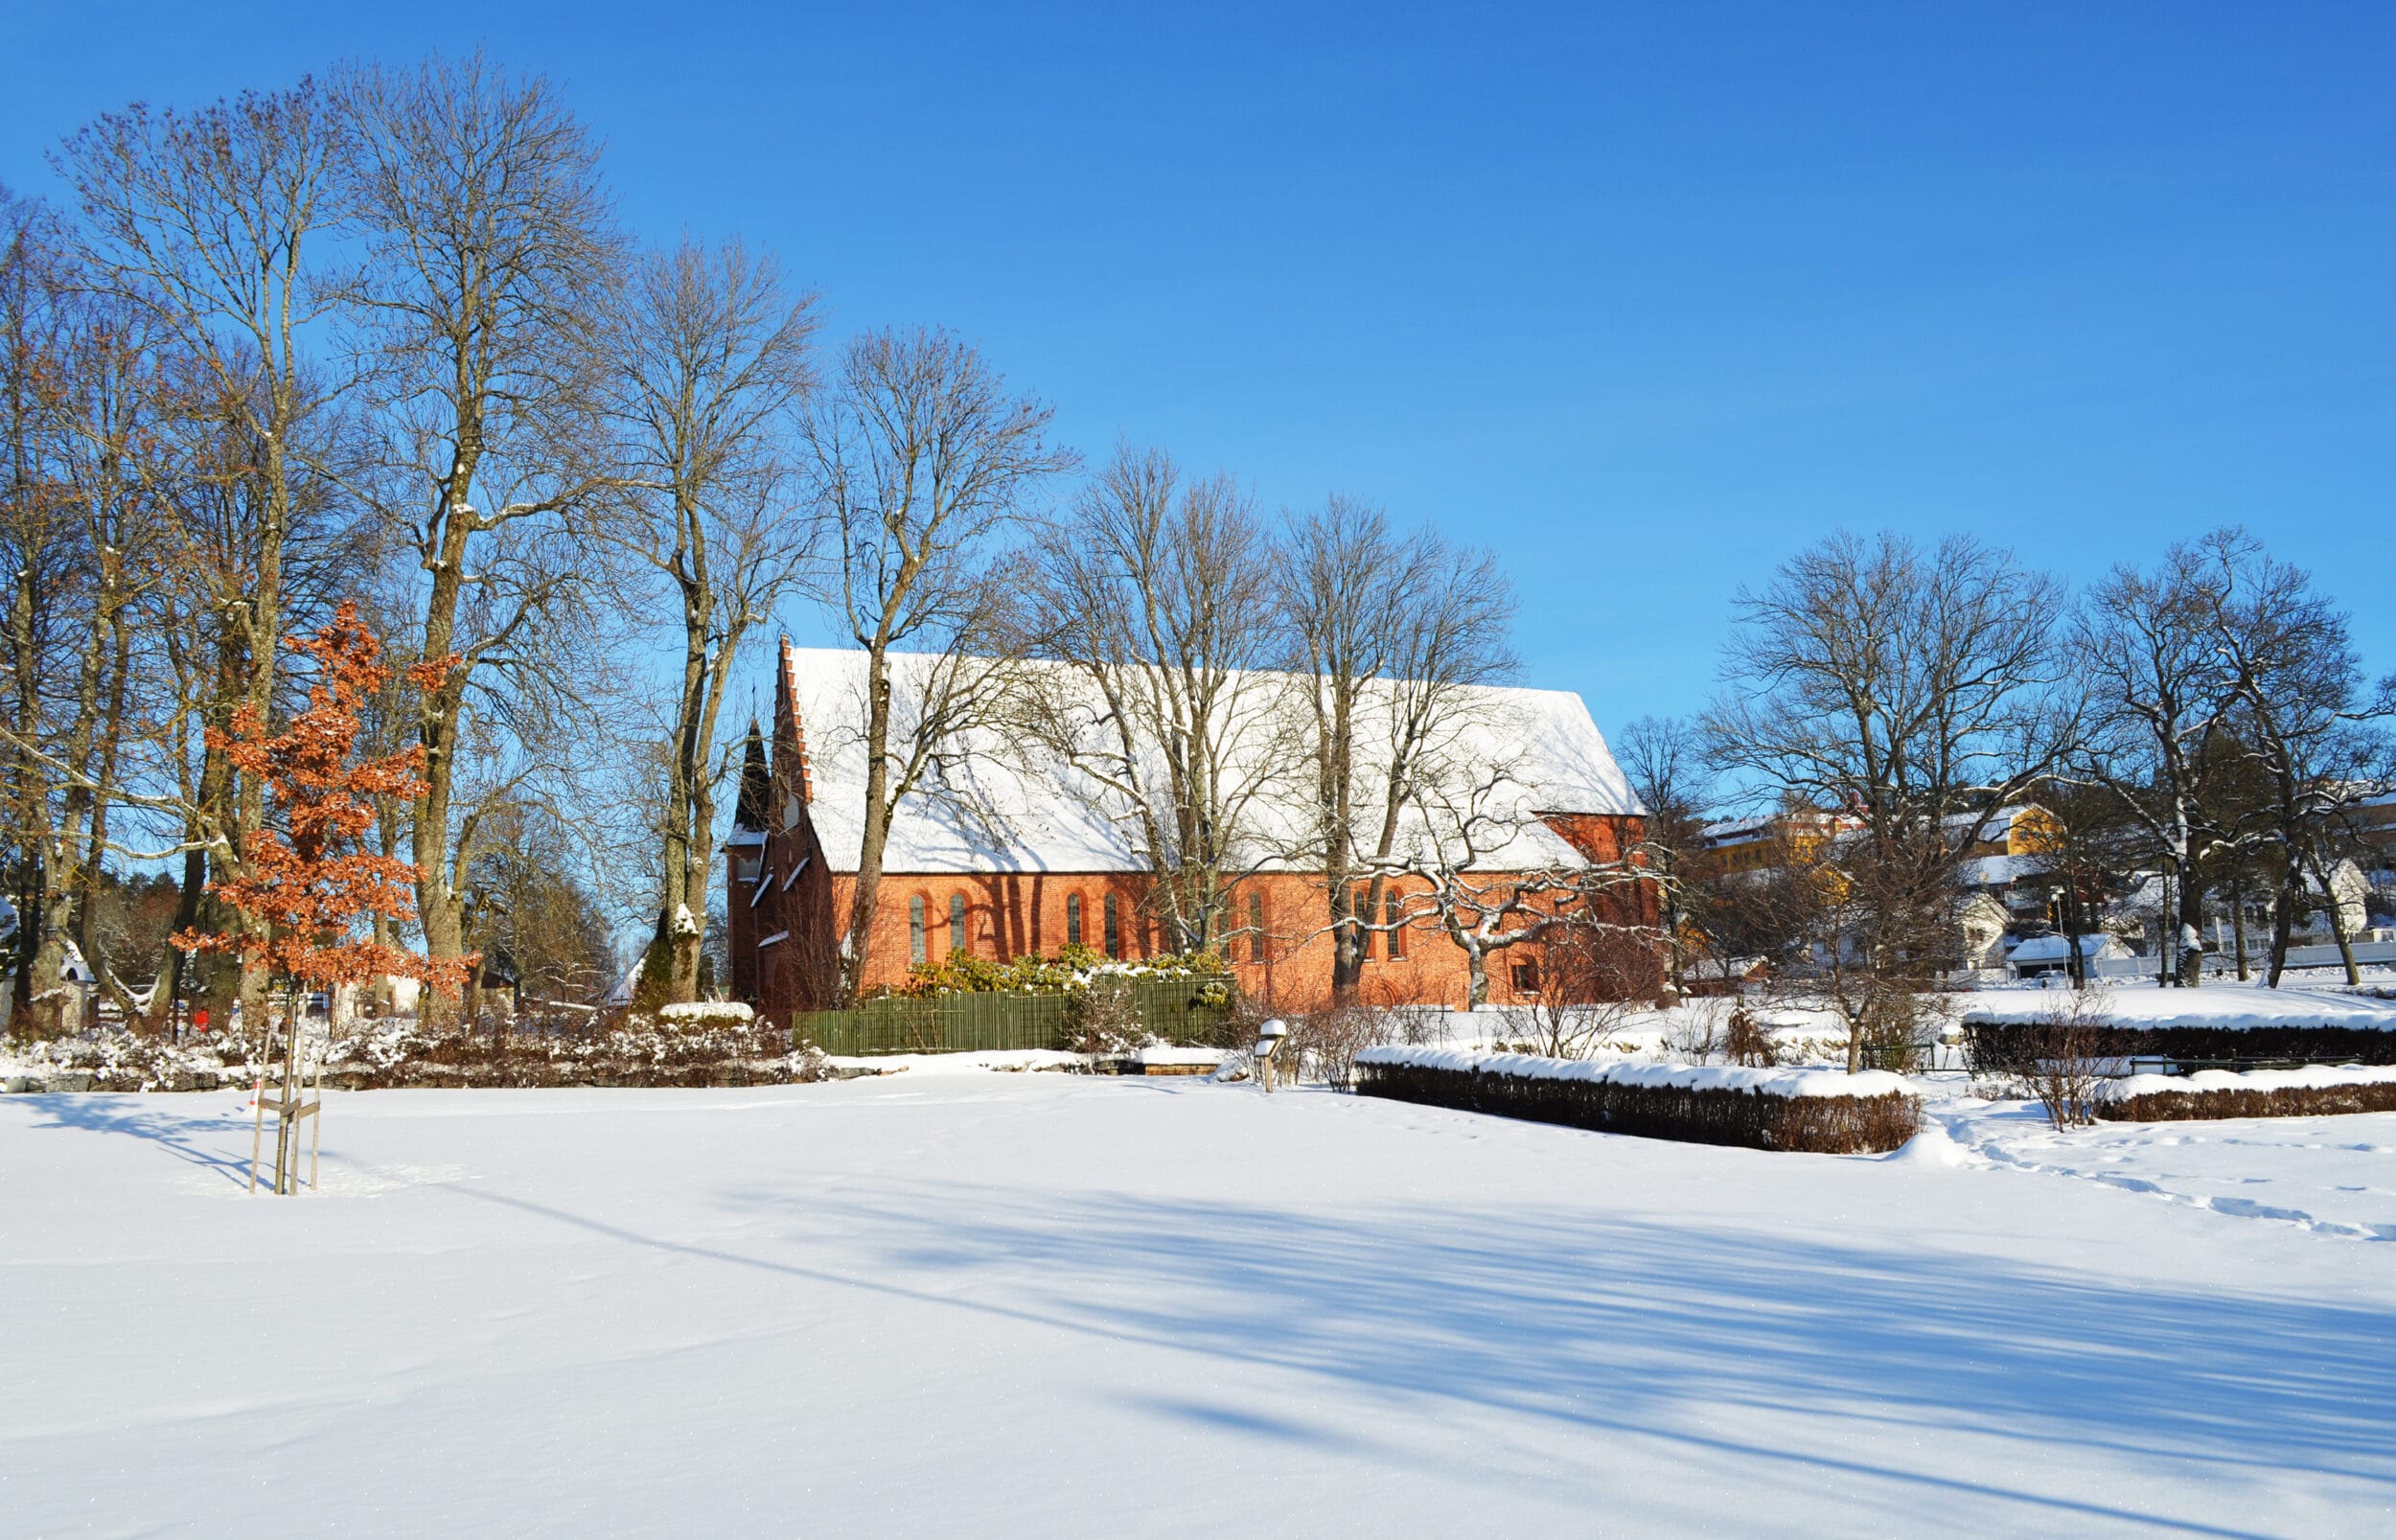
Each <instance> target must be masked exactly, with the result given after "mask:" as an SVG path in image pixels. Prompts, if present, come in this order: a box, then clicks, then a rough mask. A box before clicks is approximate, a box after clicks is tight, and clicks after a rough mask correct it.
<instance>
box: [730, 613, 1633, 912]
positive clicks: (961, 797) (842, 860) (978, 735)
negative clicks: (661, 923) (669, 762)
mask: <svg viewBox="0 0 2396 1540" xmlns="http://www.w3.org/2000/svg"><path fill="white" fill-rule="evenodd" d="M940 661H941V660H940V659H939V658H937V657H936V656H933V655H927V654H892V655H890V665H891V668H890V672H891V679H892V692H891V693H892V701H891V713H892V719H893V725H892V729H891V739H890V742H891V745H892V747H893V749H894V750H896V749H897V748H898V747H899V746H901V745H903V744H904V743H906V742H907V741H908V740H909V738H910V735H911V733H912V732H913V730H914V728H915V726H916V724H917V723H918V722H919V721H920V719H921V705H922V701H923V700H924V698H925V697H926V696H927V695H928V694H929V693H930V692H929V691H928V690H927V689H926V687H925V685H926V681H927V680H928V679H929V678H931V677H932V674H933V670H934V669H935V668H936V667H937V666H938V665H939V663H940ZM782 665H783V673H784V678H783V680H782V681H781V682H782V686H783V690H784V691H785V700H786V701H788V703H789V705H790V706H791V707H792V708H793V709H794V713H795V718H796V721H795V727H796V729H797V731H798V734H799V741H800V742H801V744H802V745H803V752H804V755H805V759H806V766H807V772H808V773H807V785H806V789H805V791H804V792H802V793H799V794H800V795H801V796H803V797H804V799H805V801H806V803H807V807H808V811H809V813H810V815H811V816H812V817H813V819H814V821H815V825H816V833H817V836H818V838H819V839H821V840H822V842H823V850H824V857H825V860H826V862H827V863H828V864H829V865H830V866H831V867H832V869H833V870H835V871H853V870H855V869H856V867H857V861H858V853H859V851H860V849H861V848H862V846H863V842H864V783H865V770H866V754H865V732H864V724H865V693H866V692H865V682H866V657H865V655H864V653H863V652H862V651H856V650H852V649H846V648H799V647H792V646H790V645H788V644H787V643H786V644H785V645H784V647H783V650H782ZM1006 667H1007V668H1008V669H1010V670H1012V671H1014V675H1013V678H1012V683H1013V684H1014V685H1015V686H1017V687H1018V688H1020V689H1022V690H1024V691H1025V692H1026V693H1036V694H1041V695H1043V696H1044V697H1045V698H1046V699H1048V700H1050V701H1056V700H1066V701H1079V702H1080V703H1082V704H1083V705H1085V706H1088V707H1091V708H1093V709H1091V710H1090V711H1089V713H1088V715H1089V720H1090V722H1091V723H1092V724H1095V719H1096V713H1095V711H1094V704H1095V701H1096V696H1095V692H1094V691H1093V690H1092V689H1091V688H1090V686H1089V684H1088V682H1087V679H1086V677H1085V676H1084V675H1083V674H1081V673H1080V672H1079V671H1078V670H1076V669H1075V668H1074V667H1073V666H1072V665H1071V664H1067V663H1060V662H1048V661H1031V662H1025V663H1022V664H1010V665H1006ZM1237 678H1238V680H1239V683H1240V688H1241V690H1242V692H1243V702H1244V703H1243V704H1242V706H1241V707H1240V709H1239V710H1238V711H1237V712H1235V713H1233V716H1234V717H1235V718H1237V719H1238V720H1240V721H1241V723H1242V724H1243V729H1244V730H1242V731H1240V732H1239V733H1237V734H1236V735H1234V736H1233V742H1232V743H1231V744H1230V746H1229V747H1227V749H1226V751H1225V755H1224V758H1225V766H1224V772H1223V780H1224V783H1225V784H1226V785H1227V786H1235V787H1238V788H1241V789H1242V791H1243V799H1242V805H1241V810H1240V811H1241V823H1242V826H1243V829H1244V831H1245V832H1246V835H1247V839H1248V842H1249V844H1250V845H1251V847H1252V848H1251V849H1250V851H1249V852H1248V853H1247V854H1246V855H1245V856H1244V857H1243V859H1242V862H1241V864H1242V865H1245V866H1254V867H1256V868H1258V869H1267V870H1270V869H1276V868H1279V869H1294V868H1300V867H1302V866H1303V865H1304V862H1303V861H1302V859H1298V858H1296V857H1295V855H1294V853H1295V852H1297V851H1298V850H1299V849H1300V848H1301V847H1302V845H1303V844H1304V843H1305V842H1306V841H1305V840H1304V838H1303V834H1302V831H1303V829H1304V828H1305V827H1306V825H1305V823H1304V821H1303V819H1304V817H1305V811H1304V808H1303V805H1302V804H1303V789H1304V785H1305V783H1306V780H1307V778H1308V777H1310V776H1311V773H1312V770H1311V764H1310V762H1309V761H1308V760H1307V758H1306V757H1305V751H1304V749H1303V747H1302V746H1296V745H1294V744H1293V741H1292V738H1291V736H1290V734H1289V733H1288V732H1287V731H1285V730H1279V729H1280V728H1282V727H1285V726H1286V725H1287V720H1288V719H1287V718H1286V716H1284V717H1282V718H1281V719H1279V724H1277V722H1276V721H1275V720H1274V719H1273V707H1272V702H1273V701H1276V700H1277V699H1286V695H1287V693H1288V692H1290V691H1291V690H1292V687H1293V683H1298V684H1302V682H1303V677H1302V676H1297V677H1293V676H1289V675H1279V674H1266V673H1256V674H1250V675H1241V676H1238V677H1237ZM1077 692H1078V693H1077ZM1277 692H1280V693H1281V694H1280V695H1279V696H1277ZM1389 694H1390V691H1389V687H1387V686H1384V687H1382V688H1381V689H1380V690H1379V691H1378V692H1375V693H1371V695H1370V696H1369V699H1368V701H1367V703H1366V707H1365V711H1364V717H1365V721H1364V723H1363V728H1362V730H1361V731H1360V733H1359V738H1360V740H1361V742H1360V758H1361V759H1363V760H1364V761H1365V763H1364V764H1363V765H1361V766H1360V774H1359V777H1358V779H1359V785H1360V789H1361V790H1363V791H1364V793H1365V794H1367V795H1377V787H1375V785H1374V781H1375V771H1376V769H1377V765H1376V763H1375V762H1374V761H1373V760H1372V759H1371V746H1374V745H1377V744H1378V743H1379V742H1380V739H1381V731H1382V728H1381V723H1382V721H1383V720H1384V718H1383V717H1382V716H1381V715H1379V714H1378V713H1379V712H1385V711H1386V709H1387V701H1388V699H1389ZM1455 720H1456V723H1457V725H1456V726H1455V727H1454V729H1453V730H1452V732H1450V733H1449V734H1448V735H1447V736H1446V737H1445V738H1444V739H1443V740H1442V741H1441V743H1440V749H1439V751H1440V754H1441V755H1443V756H1445V757H1446V759H1447V760H1448V761H1450V762H1452V763H1460V764H1461V763H1470V764H1474V765H1478V766H1481V767H1484V768H1485V769H1486V767H1489V766H1501V767H1503V770H1504V776H1503V781H1504V787H1503V791H1502V793H1500V794H1501V796H1502V797H1503V798H1505V799H1506V800H1507V801H1508V802H1509V805H1510V807H1511V808H1513V809H1516V810H1519V816H1514V817H1510V818H1509V828H1512V829H1513V830H1514V831H1515V833H1514V838H1513V840H1512V842H1511V843H1510V844H1509V845H1508V846H1507V847H1506V848H1504V849H1502V850H1496V851H1489V852H1486V855H1485V859H1484V860H1483V861H1482V862H1480V863H1479V864H1481V865H1482V866H1483V867H1484V868H1485V869H1488V870H1527V869H1532V868H1533V867H1537V866H1545V865H1570V864H1578V863H1580V862H1581V858H1580V857H1579V856H1578V853H1577V852H1575V850H1574V849H1573V847H1572V846H1571V845H1570V844H1568V843H1567V842H1566V841H1565V840H1564V839H1562V838H1561V837H1560V836H1559V835H1557V834H1556V833H1555V831H1554V830H1553V829H1552V828H1550V827H1548V826H1547V825H1546V824H1545V823H1543V822H1541V821H1539V819H1538V818H1537V817H1534V816H1532V815H1533V814H1539V815H1548V814H1632V815H1636V814H1638V813H1640V812H1642V811H1643V810H1642V809H1641V807H1640V805H1639V800H1638V798H1637V797H1635V796H1634V795H1632V794H1631V791H1630V787H1629V784H1628V783H1627V781H1626V780H1625V779H1624V775H1623V771H1622V769H1621V767H1620V766H1618V765H1617V764H1616V763H1615V761H1614V755H1613V753H1612V751H1611V750H1610V749H1608V748H1607V747H1606V743H1605V737H1604V735H1603V734H1602V733H1601V732H1600V731H1599V730H1598V725H1597V724H1596V723H1595V722H1594V721H1592V720H1591V718H1590V715H1589V708H1588V707H1587V706H1586V705H1585V704H1583V703H1582V701H1581V699H1580V697H1579V696H1578V695H1577V694H1574V693H1573V692H1571V691H1568V690H1532V689H1520V688H1510V687H1496V686H1482V687H1474V688H1472V689H1469V690H1467V691H1465V692H1464V700H1463V709H1462V710H1460V711H1459V712H1457V713H1456V718H1455ZM1096 737H1097V735H1096V733H1095V732H1093V734H1092V738H1093V741H1094V742H1095V741H1096ZM951 748H952V752H950V753H949V754H948V755H947V756H946V757H945V758H944V760H943V762H942V770H943V771H944V772H945V773H944V774H943V775H941V776H939V777H937V778H936V783H935V784H934V785H933V786H932V787H930V788H929V789H928V790H927V791H926V792H922V793H916V794H915V795H913V796H910V798H909V799H908V800H907V802H906V803H905V804H904V805H903V806H902V808H901V809H900V812H899V815H898V816H897V818H896V819H895V820H894V822H893V825H892V828H891V831H890V838H889V843H888V847H887V851H886V853H885V856H884V869H885V870H887V871H891V872H993V871H1007V872H1032V871H1055V872H1140V871H1145V870H1147V869H1148V868H1147V862H1145V860H1144V859H1143V858H1142V857H1141V855H1140V848H1141V847H1140V844H1139V841H1138V835H1137V818H1136V816H1135V815H1136V808H1135V807H1134V805H1133V804H1132V802H1131V800H1130V798H1129V797H1128V796H1127V795H1126V794H1125V793H1124V792H1123V791H1122V790H1121V782H1122V781H1123V779H1125V777H1123V776H1121V775H1119V774H1118V775H1116V776H1112V777H1107V778H1102V777H1100V776H1099V775H1097V774H1095V773H1094V772H1093V770H1091V769H1090V768H1089V767H1090V763H1091V762H1090V761H1089V760H1088V759H1087V758H1082V759H1079V760H1077V759H1076V758H1075V756H1072V755H1070V754H1066V753H1062V752H1059V751H1057V750H1056V748H1055V747H1053V746H1051V745H1049V744H1048V743H1046V742H1045V741H1043V740H1042V739H1041V735H1039V734H1035V733H1031V732H1029V731H1026V730H1024V729H1021V728H1008V727H1005V726H1000V725H989V724H982V725H977V726H974V727H971V728H969V729H967V730H965V731H964V732H962V733H960V734H957V735H956V736H955V738H954V739H952V740H951ZM781 769H782V767H780V766H778V765H777V767H776V770H777V771H779V770H781ZM1157 769H1158V766H1156V765H1144V766H1140V767H1139V768H1138V769H1137V770H1135V773H1134V774H1133V775H1132V776H1131V777H1129V778H1130V779H1132V780H1135V781H1139V782H1141V783H1142V784H1147V785H1154V784H1158V783H1159V782H1160V781H1161V776H1160V775H1158V774H1156V773H1154V772H1155V771H1156V770H1157ZM1111 782H1112V783H1113V784H1110V783H1111ZM789 794H790V793H789V791H788V790H786V789H783V788H780V787H778V788H777V791H776V795H777V796H788V795H789ZM782 811H785V812H795V810H790V809H785V810H782ZM1281 852H1291V853H1293V854H1292V855H1291V856H1289V857H1281V856H1280V854H1279V853H1281Z"/></svg>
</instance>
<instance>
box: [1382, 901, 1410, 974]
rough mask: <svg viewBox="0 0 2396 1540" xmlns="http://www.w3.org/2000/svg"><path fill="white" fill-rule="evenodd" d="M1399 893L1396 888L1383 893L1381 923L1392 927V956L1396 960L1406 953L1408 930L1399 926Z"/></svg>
mask: <svg viewBox="0 0 2396 1540" xmlns="http://www.w3.org/2000/svg"><path fill="white" fill-rule="evenodd" d="M1398 918H1399V916H1398V910H1397V894H1396V892H1395V891H1394V890H1393V891H1391V892H1387V893H1384V894H1382V895H1381V923H1382V924H1384V925H1386V926H1388V927H1389V928H1390V958H1391V960H1392V961H1395V960H1396V959H1397V958H1399V957H1403V956H1404V955H1406V932H1405V931H1403V930H1400V929H1399V928H1398Z"/></svg>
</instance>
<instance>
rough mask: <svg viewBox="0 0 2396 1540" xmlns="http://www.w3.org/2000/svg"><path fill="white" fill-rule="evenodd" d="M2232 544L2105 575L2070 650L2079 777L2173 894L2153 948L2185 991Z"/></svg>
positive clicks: (2220, 687) (2197, 914)
mask: <svg viewBox="0 0 2396 1540" xmlns="http://www.w3.org/2000/svg"><path fill="white" fill-rule="evenodd" d="M2237 539H2238V537H2237V536H2236V535H2235V533H2234V532H2231V531H2227V530H2217V531H2215V532H2214V533H2212V534H2210V535H2207V536H2206V537H2204V538H2203V539H2202V540H2194V541H2189V542H2185V543H2182V544H2178V545H2175V546H2173V547H2172V548H2171V549H2170V550H2169V551H2168V552H2166V553H2165V554H2164V558H2163V561H2162V563H2161V564H2160V565H2159V566H2158V567H2157V568H2156V569H2155V570H2154V571H2153V572H2140V571H2138V570H2136V569H2135V568H2131V567H2128V566H2117V567H2115V568H2114V569H2113V571H2112V574H2111V575H2110V576H2109V577H2108V578H2107V579H2106V580H2105V581H2104V582H2103V583H2101V584H2099V585H2098V586H2096V587H2095V588H2094V589H2093V590H2092V591H2091V592H2090V593H2089V595H2088V602H2087V604H2086V605H2085V608H2084V609H2083V610H2082V612H2081V618H2080V620H2079V622H2078V623H2077V625H2076V627H2075V634H2074V641H2073V648H2074V651H2075V652H2077V653H2078V654H2079V655H2080V656H2081V658H2082V660H2083V664H2082V666H2083V667H2084V669H2085V672H2086V678H2087V695H2088V705H2089V726H2090V729H2091V730H2090V733H2089V737H2088V740H2087V752H2086V753H2085V755H2083V756H2082V759H2083V762H2084V769H2083V770H2082V772H2081V773H2083V774H2084V775H2085V776H2086V777H2087V778H2089V779H2092V780H2094V781H2096V782H2097V783H2099V784H2101V785H2104V786H2106V787H2108V789H2110V790H2111V791H2112V792H2113V793H2114V794H2115V796H2116V797H2117V798H2118V799H2119V801H2120V803H2121V805H2122V807H2123V809H2124V811H2125V812H2126V813H2127V814H2128V815H2129V816H2131V818H2132V819H2133V820H2134V821H2135V822H2136V823H2137V824H2138V825H2139V827H2140V828H2142V829H2143V830H2144V832H2145V835H2146V839H2147V842H2148V843H2149V845H2150V846H2151V848H2152V850H2153V853H2154V856H2155V857H2156V858H2158V859H2159V860H2160V862H2161V863H2162V867H2163V872H2164V875H2165V878H2166V880H2167V881H2168V882H2169V883H2170V884H2171V885H2172V886H2173V887H2175V888H2176V889H2177V901H2176V910H2177V912H2176V914H2175V916H2174V917H2173V919H2172V920H2171V921H2170V922H2169V923H2167V924H2166V925H2165V927H2164V929H2165V931H2166V932H2167V933H2166V936H2165V939H2164V945H2163V950H2164V953H2165V954H2166V957H2167V958H2168V960H2169V964H2170V966H2169V968H2168V970H2167V973H2166V977H2168V978H2169V979H2171V980H2172V981H2173V982H2176V983H2179V984H2185V985H2194V984H2195V983H2196V982H2197V979H2198V977H2199V970H2200V968H2201V966H2202V960H2203V952H2202V945H2201V942H2200V939H2199V938H2200V927H2201V925H2202V923H2203V916H2204V885H2203V883H2202V881H2201V880H2200V867H2201V864H2202V862H2204V861H2205V859H2206V858H2207V857H2208V856H2209V855H2211V854H2213V850H2212V844H2213V840H2214V838H2215V833H2216V831H2215V830H2214V828H2213V827H2211V826H2210V825H2209V822H2208V820H2207V818H2206V817H2205V808H2206V804H2207V803H2208V801H2209V800H2212V798H2213V793H2214V791H2215V782H2216V780H2217V779H2218V778H2219V776H2220V775H2221V774H2223V772H2224V771H2225V770H2227V769H2229V768H2230V766H2231V765H2232V761H2231V759H2230V758H2229V757H2228V756H2224V755H2222V754H2220V753H2217V752H2214V749H2215V748H2216V747H2218V741H2219V739H2220V738H2221V737H2222V735H2223V733H2224V731H2225V730H2226V724H2227V721H2228V717H2229V714H2230V712H2231V710H2232V709H2233V707H2234V706H2235V704H2236V692H2235V691H2234V689H2233V688H2232V683H2231V678H2230V673H2229V670H2228V668H2227V667H2226V666H2225V665H2224V663H2223V658H2222V657H2221V655H2220V653H2219V651H2218V650H2217V648H2216V646H2215V640H2214V635H2213V630H2214V626H2213V617H2214V615H2215V613H2216V611H2217V609H2219V608H2220V607H2221V606H2222V605H2223V604H2224V603H2226V602H2228V596H2226V595H2224V594H2221V593H2218V592H2216V591H2215V590H2216V589H2217V588H2218V587H2219V586H2220V585H2222V584H2223V582H2227V581H2234V580H2235V576H2236V569H2235V564H2234V563H2224V562H2223V560H2222V555H2223V550H2224V546H2225V542H2234V541H2235V540H2237Z"/></svg>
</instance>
